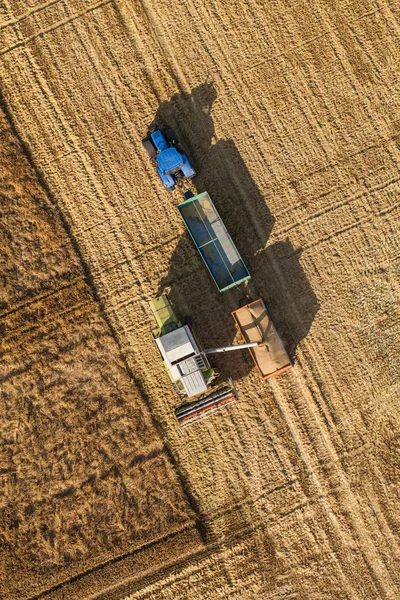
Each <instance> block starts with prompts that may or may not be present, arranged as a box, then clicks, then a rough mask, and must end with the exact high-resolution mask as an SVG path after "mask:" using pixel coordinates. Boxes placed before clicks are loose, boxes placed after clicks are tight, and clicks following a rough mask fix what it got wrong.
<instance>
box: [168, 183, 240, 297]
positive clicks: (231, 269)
mask: <svg viewBox="0 0 400 600" xmlns="http://www.w3.org/2000/svg"><path fill="white" fill-rule="evenodd" d="M185 197H186V198H187V199H186V200H185V201H184V202H181V204H178V206H177V209H178V210H179V213H180V215H181V217H182V219H183V222H184V223H185V225H186V227H187V229H188V231H189V233H190V236H191V238H192V240H193V242H194V243H195V245H196V248H197V249H198V251H199V252H200V254H201V257H202V259H203V261H204V263H205V265H206V267H207V269H208V270H209V272H210V275H211V277H212V278H213V280H214V283H215V285H216V286H217V288H218V289H219V291H220V292H225V291H226V290H229V289H230V288H232V287H235V286H237V285H239V284H240V283H243V282H244V281H247V280H248V279H250V273H249V271H248V270H247V267H246V265H245V264H244V262H243V259H242V257H241V256H240V254H239V252H238V250H237V248H236V246H235V244H234V243H233V241H232V238H231V236H230V235H229V233H228V231H227V229H226V227H225V225H224V223H223V222H222V219H221V217H220V216H219V214H218V212H217V209H216V208H215V206H214V203H213V201H212V200H211V198H210V196H209V195H208V193H207V192H202V193H201V194H198V195H197V196H193V195H192V193H191V192H190V191H189V192H187V193H186V194H185Z"/></svg>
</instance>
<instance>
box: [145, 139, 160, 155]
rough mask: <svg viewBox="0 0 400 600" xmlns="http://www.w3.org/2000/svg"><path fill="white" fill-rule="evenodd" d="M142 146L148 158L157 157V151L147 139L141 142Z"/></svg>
mask: <svg viewBox="0 0 400 600" xmlns="http://www.w3.org/2000/svg"><path fill="white" fill-rule="evenodd" d="M142 145H143V148H144V149H145V150H146V152H147V154H148V155H149V156H150V158H155V157H156V156H157V150H156V148H155V146H154V144H153V142H152V141H151V140H150V139H149V138H144V140H142Z"/></svg>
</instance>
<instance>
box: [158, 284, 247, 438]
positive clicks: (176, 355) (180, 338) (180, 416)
mask: <svg viewBox="0 0 400 600" xmlns="http://www.w3.org/2000/svg"><path fill="white" fill-rule="evenodd" d="M149 305H150V309H151V311H152V313H153V316H154V320H155V322H156V325H157V327H156V328H155V329H153V330H152V336H153V339H154V341H155V343H156V345H157V347H158V349H159V351H160V354H161V356H162V359H163V361H164V364H165V367H166V369H167V371H168V374H169V376H170V379H171V381H172V384H173V386H174V389H175V391H176V392H177V393H178V394H179V395H180V396H182V397H187V398H188V399H189V398H195V400H194V401H192V402H188V403H187V404H184V405H183V406H180V407H179V408H177V409H176V411H175V415H176V418H177V420H178V424H179V428H180V431H182V428H183V427H185V426H186V425H190V424H192V423H194V422H196V421H198V420H199V419H202V418H204V417H207V416H209V415H211V414H213V413H214V412H216V411H217V410H220V409H221V408H223V407H224V406H226V405H227V404H230V403H231V402H234V401H235V400H236V399H237V397H238V396H237V392H236V389H235V387H234V385H233V381H232V380H231V379H230V380H229V384H230V385H225V386H224V387H222V388H220V389H217V390H213V391H211V390H210V384H211V383H212V382H213V381H214V380H215V379H216V378H217V377H218V376H219V374H218V373H217V371H216V370H215V369H213V368H212V367H211V366H210V363H209V362H208V359H207V356H206V355H207V353H208V354H211V353H213V352H225V351H228V350H233V349H237V348H238V349H241V348H243V345H240V346H238V347H235V346H230V347H227V348H212V349H210V350H204V351H201V350H200V348H199V347H198V345H197V342H196V340H195V338H194V336H193V334H192V332H191V330H190V328H189V326H188V325H183V324H182V323H181V322H180V321H179V320H178V319H177V317H176V316H175V314H174V311H173V310H172V306H171V304H170V302H169V300H168V297H167V296H165V295H164V296H160V297H159V298H156V299H155V300H151V301H150V302H149ZM253 345H254V343H253ZM247 346H248V345H245V347H247ZM207 392H208V393H207ZM206 393H207V395H204V394H206Z"/></svg>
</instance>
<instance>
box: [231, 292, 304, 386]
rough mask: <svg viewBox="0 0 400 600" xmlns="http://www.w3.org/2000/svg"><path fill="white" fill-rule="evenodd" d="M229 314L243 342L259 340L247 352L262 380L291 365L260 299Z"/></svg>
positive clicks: (277, 373) (283, 370) (281, 371)
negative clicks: (257, 343)
mask: <svg viewBox="0 0 400 600" xmlns="http://www.w3.org/2000/svg"><path fill="white" fill-rule="evenodd" d="M232 316H233V318H234V319H235V322H236V325H237V326H238V328H239V330H240V332H241V334H242V336H243V338H244V340H245V341H246V342H259V345H258V346H254V347H250V348H249V352H250V354H251V357H252V359H253V361H254V363H255V365H256V367H257V369H258V371H259V373H260V375H261V378H262V379H269V378H271V377H274V376H275V375H279V374H280V373H284V372H285V371H287V370H288V369H290V368H291V367H292V366H293V362H292V360H291V358H290V357H289V355H288V353H287V352H286V349H285V346H284V345H283V342H282V340H281V338H280V337H279V334H278V332H277V330H276V329H275V326H274V324H273V322H272V320H271V317H270V315H269V313H268V310H267V307H266V306H265V304H264V301H263V300H262V298H259V299H258V300H255V301H254V302H249V303H248V304H246V305H244V306H242V307H241V308H238V309H237V310H234V311H233V312H232Z"/></svg>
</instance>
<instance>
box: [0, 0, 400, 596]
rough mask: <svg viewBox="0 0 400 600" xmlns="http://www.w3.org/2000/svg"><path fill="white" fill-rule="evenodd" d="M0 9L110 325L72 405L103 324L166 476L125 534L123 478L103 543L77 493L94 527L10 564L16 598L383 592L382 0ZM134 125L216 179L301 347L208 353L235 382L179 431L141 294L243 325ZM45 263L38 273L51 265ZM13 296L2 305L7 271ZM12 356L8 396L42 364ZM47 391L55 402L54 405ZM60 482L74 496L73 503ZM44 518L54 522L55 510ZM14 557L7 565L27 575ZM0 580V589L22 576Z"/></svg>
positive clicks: (395, 475) (60, 204)
mask: <svg viewBox="0 0 400 600" xmlns="http://www.w3.org/2000/svg"><path fill="white" fill-rule="evenodd" d="M0 6H1V9H0V10H1V19H2V23H1V26H0V32H1V37H0V55H1V59H0V87H1V92H2V97H3V104H4V108H5V111H6V113H7V118H8V120H9V121H10V123H12V126H13V128H15V132H16V134H17V135H18V137H19V138H20V140H21V143H22V144H23V147H24V148H25V150H26V152H27V153H28V154H29V156H30V160H31V161H32V164H33V165H34V166H35V168H36V169H37V173H38V174H39V177H40V179H41V181H42V182H43V185H45V186H46V189H47V190H48V194H49V195H50V196H51V198H52V201H53V202H54V203H55V206H56V207H57V211H59V213H60V215H61V217H62V222H63V224H64V225H63V227H64V230H65V234H64V235H65V236H67V237H69V239H70V240H71V242H70V243H71V244H72V243H73V245H74V248H75V254H74V256H75V259H74V260H75V263H74V265H75V266H74V269H75V271H76V273H78V270H79V269H84V272H85V273H86V274H87V275H86V278H85V282H83V281H82V280H80V281H81V283H80V285H81V286H83V287H85V290H86V291H85V293H86V294H89V296H90V302H92V303H94V304H95V305H96V307H97V308H96V310H98V311H100V313H99V314H101V315H102V316H101V318H102V319H103V321H102V323H103V325H102V327H104V328H105V330H104V336H106V337H107V336H109V337H107V340H108V341H107V342H103V341H101V342H99V343H98V345H97V346H96V347H95V350H94V354H95V356H94V355H93V354H91V350H90V347H91V346H90V344H89V350H85V352H88V354H87V356H86V361H87V365H91V367H92V369H93V377H94V379H93V381H92V383H91V382H90V378H88V380H87V383H85V384H84V383H83V382H82V384H79V385H82V388H81V390H82V391H81V394H82V404H85V410H89V408H87V407H86V403H87V404H88V406H89V405H90V404H91V401H90V399H89V397H90V396H91V394H95V393H96V392H95V391H94V390H95V389H96V385H97V382H96V377H95V372H96V371H97V369H96V367H95V365H96V360H98V356H99V355H101V352H102V350H104V357H106V356H108V355H109V352H110V350H109V349H108V346H107V344H110V345H112V346H113V348H114V350H113V351H114V352H115V353H116V358H115V360H116V361H120V363H118V364H120V369H121V372H122V371H123V372H124V373H125V375H124V377H126V378H127V379H126V385H127V390H128V389H129V392H128V391H127V392H126V393H128V394H132V395H133V396H134V398H135V400H134V405H135V407H136V408H135V410H138V411H139V412H140V414H142V412H141V411H143V414H144V415H146V417H143V419H145V421H144V423H145V424H146V426H145V427H141V430H140V432H139V431H136V430H135V431H132V435H130V436H129V442H131V444H132V445H131V447H129V443H128V439H124V443H123V446H122V448H123V452H128V451H129V452H133V453H135V452H141V453H142V454H143V455H144V454H145V452H144V451H142V450H141V447H142V444H150V446H151V447H152V448H153V447H154V448H157V449H158V450H157V452H160V454H159V456H160V458H159V459H158V460H157V468H160V469H161V471H160V475H159V476H158V475H156V474H154V472H153V470H152V468H153V467H152V466H149V469H150V471H149V472H144V471H141V475H140V478H139V479H137V477H136V475H132V477H131V482H132V485H133V486H136V487H135V490H136V493H137V494H139V495H141V494H142V493H143V494H145V495H146V492H145V490H146V489H147V487H146V486H150V488H152V487H153V486H154V485H156V483H160V484H161V487H160V492H161V491H164V489H165V491H166V494H165V496H164V498H165V499H164V500H162V501H161V506H158V509H160V510H164V513H163V516H160V517H154V515H153V513H151V512H148V513H146V519H147V518H148V519H149V520H148V524H149V528H148V529H147V530H146V531H145V530H143V531H142V530H141V532H140V533H139V532H138V531H137V524H136V525H135V519H138V518H139V517H138V515H137V514H136V515H133V516H130V513H129V511H128V508H127V505H126V498H123V497H121V496H120V495H118V494H116V496H115V497H113V498H112V499H111V500H110V502H112V503H114V502H115V506H116V507H117V509H118V510H121V511H122V512H123V513H124V515H125V518H127V519H128V521H129V523H130V526H129V527H128V528H127V529H126V530H125V531H124V534H121V535H120V536H117V539H115V540H112V539H110V542H109V547H108V548H107V547H104V548H98V544H99V539H101V535H100V533H99V523H98V522H97V521H96V517H95V515H96V514H98V521H99V522H101V521H102V519H103V516H102V514H103V513H102V511H101V510H100V509H99V508H94V511H93V513H92V514H93V522H88V529H87V533H86V535H87V539H88V540H89V541H90V543H89V542H88V545H87V548H83V547H82V548H83V549H81V550H80V554H79V556H78V555H77V556H75V555H73V556H72V558H71V563H70V564H69V565H67V564H66V563H65V558H63V557H60V560H59V561H58V562H59V564H58V566H57V567H56V568H55V569H54V570H53V571H52V573H51V574H49V575H48V576H47V575H46V577H44V576H43V579H42V581H40V582H38V581H31V579H32V578H31V579H30V576H29V573H28V572H26V575H25V580H24V585H25V588H24V589H26V590H28V591H27V592H24V593H26V595H25V596H24V597H26V598H33V597H35V594H36V597H38V594H40V598H48V599H50V598H51V599H56V598H57V599H58V598H60V599H61V598H89V597H90V598H97V599H100V598H102V599H103V598H104V599H106V598H107V599H108V598H118V599H119V598H126V599H128V598H129V599H132V600H133V599H135V600H136V599H145V598H146V599H150V598H162V599H166V600H167V599H168V600H172V599H186V598H187V599H189V598H190V599H194V598H199V599H200V598H201V599H203V598H205V599H213V600H214V599H221V600H222V599H225V598H238V599H239V598H249V599H257V600H258V599H261V598H262V599H267V600H273V599H277V598H279V599H281V598H282V599H285V600H289V599H290V600H293V599H298V600H303V599H304V600H321V599H322V598H332V599H336V598H340V599H349V600H358V599H393V600H395V599H396V598H398V597H399V595H400V590H399V585H400V581H399V571H400V569H399V562H400V561H399V557H400V554H399V532H400V517H399V514H400V513H399V506H400V498H399V491H398V485H399V481H400V471H399V467H398V465H399V449H400V432H399V423H398V414H399V406H400V385H399V366H400V364H399V363H400V361H399V352H398V349H399V329H400V327H399V324H400V306H399V287H400V285H399V283H400V265H399V256H400V252H399V248H400V236H399V200H398V198H399V191H400V185H399V181H400V179H399V164H400V146H399V140H400V117H399V108H400V92H399V79H400V64H399V54H400V5H399V3H398V2H395V1H391V0H358V1H356V2H351V1H344V0H343V1H339V2H331V1H329V0H313V1H312V2H311V3H305V2H301V1H300V0H296V1H292V2H290V1H287V2H284V1H283V0H277V1H276V2H270V3H268V2H264V1H262V0H251V1H250V2H246V3H238V2H236V1H234V0H210V1H208V2H205V1H204V0H188V1H187V2H185V3H183V2H179V3H171V2H167V1H166V0H160V1H159V2H151V1H150V0H142V1H139V0H103V1H100V2H99V1H97V2H96V1H93V0H70V1H69V2H66V1H65V0H48V1H47V2H43V1H36V0H29V1H24V2H22V0H5V1H4V2H3V3H2V4H1V5H0ZM151 123H156V124H160V125H161V124H169V125H171V126H172V127H173V128H174V129H175V131H176V133H177V134H178V137H179V139H180V140H181V143H182V146H183V147H184V149H185V150H186V152H187V154H188V156H189V157H190V159H191V160H192V162H193V164H194V166H195V168H196V171H197V172H198V177H197V178H196V180H195V182H194V183H195V191H198V192H201V191H204V190H207V191H208V192H209V194H210V195H211V197H212V198H213V200H214V203H215V205H216V207H217V209H218V212H219V213H220V215H221V216H222V218H223V220H224V222H225V224H226V226H227V229H228V231H229V232H230V234H231V236H232V238H233V240H234V242H235V244H236V246H237V247H238V249H239V251H240V253H241V255H242V257H243V259H244V261H245V263H246V265H247V267H248V268H249V271H250V273H251V275H252V279H251V282H250V288H249V289H250V291H251V293H252V295H253V296H254V297H257V296H258V295H262V296H263V298H264V299H265V301H266V304H267V306H268V307H269V310H270V312H271V314H272V317H273V319H274V323H275V325H276V327H277V329H278V331H279V332H280V334H281V336H282V338H283V340H284V342H285V344H286V346H287V348H288V350H289V353H290V354H291V356H292V358H293V359H294V362H295V366H294V368H293V369H292V370H291V371H290V372H288V373H286V374H284V375H282V376H280V377H279V378H276V379H273V380H271V381H267V382H262V381H261V380H260V379H259V378H258V375H257V373H256V371H255V369H254V368H253V364H252V362H251V359H250V356H249V355H247V354H245V353H230V354H229V355H228V356H225V355H223V356H222V357H218V358H215V359H213V363H214V364H215V366H217V367H218V369H219V370H220V372H221V374H222V376H223V377H227V376H229V375H231V376H233V378H234V380H235V385H236V386H237V389H238V391H239V395H240V401H239V402H238V403H236V404H235V405H232V406H230V407H229V408H227V409H226V410H224V411H221V412H220V413H219V414H217V415H215V416H213V417H212V418H210V419H206V420H204V421H202V422H200V423H198V424H196V425H195V426H193V427H190V428H187V433H186V435H185V436H184V437H182V436H181V435H180V434H179V432H178V430H177V426H176V422H175V419H174V412H173V411H174V408H175V407H176V406H177V405H178V404H179V399H178V398H177V397H176V396H175V395H174V392H173V390H172V387H171V386H170V383H169V380H168V376H167V374H166V372H165V370H164V367H163V364H162V361H161V360H160V358H159V355H158V352H157V349H156V348H155V347H154V346H153V342H152V339H151V335H150V330H151V327H152V319H151V315H150V313H149V310H148V305H147V303H148V301H149V300H150V299H152V298H153V297H154V296H155V295H157V294H160V293H162V292H164V291H167V292H168V293H169V294H170V297H171V299H172V301H173V304H174V306H175V307H176V309H177V311H178V312H179V314H180V315H182V316H184V315H190V316H191V317H192V323H193V330H194V331H195V333H196V336H197V338H198V340H199V342H200V344H201V345H203V346H206V347H214V346H218V345H225V344H229V343H232V342H237V341H239V340H240V336H239V335H238V333H237V331H236V329H235V326H234V322H233V319H232V317H231V315H230V312H231V311H232V310H234V309H235V308H237V306H238V302H239V299H240V293H239V291H237V290H236V291H229V292H226V293H224V294H220V293H219V292H218V291H217V290H216V288H215V286H214V284H213V282H212V280H211V278H210V276H209V274H208V272H207V270H206V269H205V267H204V265H203V264H202V262H201V258H200V257H199V256H198V254H197V253H196V249H195V248H194V246H193V244H192V242H191V240H190V238H189V236H188V234H187V233H186V232H185V229H184V226H183V223H182V222H181V220H180V217H179V214H178V211H177V210H176V208H175V206H176V204H177V203H178V202H179V201H180V200H181V195H180V192H179V191H174V192H172V193H171V194H168V193H167V192H166V191H165V189H164V188H163V186H162V184H161V182H160V180H159V179H158V177H157V175H156V173H155V170H154V167H153V165H152V164H151V163H150V161H149V160H148V157H147V155H146V154H145V152H144V151H143V148H142V146H141V139H142V138H143V137H144V135H145V134H146V131H147V128H148V126H149V125H150V124H151ZM33 200H34V203H35V199H33ZM15 218H16V219H17V218H20V217H18V216H17V215H16V216H15ZM62 246H63V248H64V244H63V245H62ZM60 252H61V250H60ZM16 254H17V255H18V252H17V253H16ZM49 254H51V252H50V251H49ZM27 255H29V251H27ZM27 260H28V259H27ZM51 261H52V259H51V257H50V256H49V257H48V259H47V260H46V264H47V262H49V263H50V264H49V267H48V271H46V273H48V275H47V276H49V277H50V274H52V273H53V276H59V275H57V272H58V271H57V269H58V266H57V265H58V260H57V261H55V262H56V266H57V268H56V266H54V264H53V263H52V262H51ZM52 265H53V266H52ZM82 265H83V266H82ZM70 268H71V269H72V267H70ZM75 271H74V273H75ZM79 272H81V271H79ZM72 276H75V277H79V276H78V275H77V274H75V275H70V277H72ZM80 277H83V276H82V275H80ZM42 278H44V275H38V279H39V281H38V285H39V284H40V285H41V283H40V282H41V281H42ZM26 285H30V283H29V282H28V283H27V284H26ZM10 293H11V294H13V296H12V302H20V298H21V294H22V293H23V292H22V291H21V290H19V289H17V290H13V291H12V292H10ZM10 301H11V300H10ZM49 310H51V311H52V310H54V309H53V308H52V307H51V306H49ZM94 312H95V309H94V308H93V309H92V308H90V310H89V313H90V314H91V315H93V314H94ZM96 314H97V313H96ZM13 318H14V317H13ZM32 318H37V317H32ZM53 318H54V317H53ZM99 318H100V317H99ZM91 319H92V320H91V321H90V323H89V322H87V324H86V325H84V324H83V322H82V325H81V324H80V323H79V321H78V320H77V319H74V321H73V327H74V328H75V329H76V332H77V335H79V331H81V327H82V336H83V337H84V336H85V333H84V328H85V326H89V325H90V328H91V329H90V331H91V332H92V333H91V335H93V331H94V330H95V329H96V326H95V325H94V323H93V319H94V317H93V316H92V317H91ZM4 322H5V325H4V326H5V327H9V328H10V329H13V328H17V327H18V326H19V325H18V324H17V323H16V322H15V323H14V322H13V321H12V320H11V321H10V319H9V317H7V318H6V319H5V321H4ZM71 326H72V325H71ZM87 335H89V332H88V333H87ZM14 337H15V336H14ZM17 347H18V350H15V352H18V351H20V348H21V347H22V346H21V345H20V344H16V345H15V348H17ZM105 347H106V349H105ZM7 348H8V347H7ZM93 348H94V347H93ZM71 352H72V350H71ZM117 354H118V357H119V358H117ZM72 359H73V360H79V358H78V354H77V353H74V352H72V353H71V360H72ZM18 360H20V359H18V358H15V357H14V358H12V361H15V363H17V362H18ZM106 364H108V361H107V360H106V358H104V365H106ZM75 368H76V367H71V369H75ZM74 373H75V370H74ZM24 377H25V378H26V379H25V380H24V381H23V382H22V383H14V384H13V387H12V390H13V391H14V392H15V390H18V389H21V392H17V396H18V398H19V397H22V396H23V395H24V394H26V393H27V392H26V389H28V388H29V386H30V385H36V386H37V385H38V383H37V374H36V373H35V372H33V371H28V370H27V371H26V375H24ZM35 378H36V379H35ZM111 380H112V376H111V373H110V380H109V381H107V385H106V388H107V390H110V389H111V388H110V387H107V386H110V381H111ZM66 385H72V383H71V382H69V383H68V382H67V384H66ZM18 386H20V388H18ZM10 393H12V392H10ZM107 393H110V391H108V392H107ZM20 394H22V396H20ZM84 398H88V399H87V400H86V401H84V400H83V399H84ZM15 402H17V400H15V401H14V403H15ZM49 402H52V403H54V405H55V408H56V410H57V413H56V415H55V418H56V420H57V419H60V418H61V412H60V411H62V408H61V407H62V403H59V402H58V401H57V396H56V395H51V394H50V395H49ZM132 402H133V400H132ZM15 406H16V405H15V404H14V405H13V408H9V409H8V411H9V413H7V416H6V420H5V422H7V419H9V418H10V419H12V418H13V414H14V413H13V411H14V410H17V409H16V408H15ZM77 408H78V412H77V417H76V418H78V413H79V405H78V407H77ZM126 410H127V408H126V407H125V408H124V407H123V406H122V408H120V412H119V415H120V417H119V418H121V419H122V420H124V419H125V418H127V416H126ZM81 417H82V416H81V415H80V417H79V418H81ZM26 426H27V427H30V426H31V424H30V422H29V419H28V421H27V424H26ZM54 426H56V421H55V425H54ZM104 426H105V429H104V435H111V436H112V435H113V433H112V431H113V430H112V428H111V427H110V422H108V424H107V420H106V419H105V423H104ZM147 431H149V432H150V433H149V434H148V437H147V433H146V432H147ZM80 435H81V436H83V437H82V438H81V439H83V440H84V439H85V434H84V432H83V430H82V431H81V433H80ZM117 446H118V447H119V443H117ZM94 450H95V449H94V448H93V451H94ZM24 451H25V450H24ZM119 451H121V452H122V450H121V448H120V449H119ZM150 455H151V456H153V454H152V453H150ZM146 456H148V454H146ZM54 459H55V455H54V456H53V460H54ZM70 460H71V461H74V460H75V459H74V458H73V457H71V458H70ZM49 464H50V463H49ZM145 464H147V463H145ZM157 472H158V471H157ZM49 473H50V471H48V475H49ZM164 481H168V482H169V484H168V485H166V488H164V484H163V482H164ZM69 485H74V486H75V485H76V484H69ZM10 489H11V492H12V493H15V488H10ZM74 489H75V488H74ZM18 493H21V494H22V495H23V493H24V492H23V491H21V492H19V491H18ZM27 493H28V492H27ZM29 493H31V492H29ZM34 493H39V492H34ZM74 502H76V504H74ZM164 503H165V504H166V505H167V506H164ZM78 505H79V499H78V497H77V496H74V495H71V496H70V510H71V511H72V512H74V511H75V512H76V511H78ZM111 506H114V504H110V507H111ZM150 506H151V503H150ZM103 509H104V507H102V510H103ZM97 510H98V511H99V512H98V513H96V511H97ZM126 511H128V512H126ZM110 512H111V513H112V512H113V509H111V510H110ZM65 514H66V516H65V519H66V521H65V523H69V522H71V520H73V517H72V516H68V513H67V512H66V513H65ZM71 514H72V513H71ZM46 518H49V517H46ZM132 519H133V520H132ZM152 519H154V520H153V521H152ZM159 519H160V520H159ZM146 522H147V521H146ZM124 523H125V521H124ZM124 527H127V525H126V523H125V524H124ZM139 529H140V527H139ZM56 531H57V533H56V538H55V539H56V540H57V536H60V540H62V539H63V536H64V535H65V528H64V527H63V526H62V521H61V525H59V526H58V529H57V530H56ZM141 534H143V535H142V537H141ZM13 535H14V534H13ZM21 540H22V538H21ZM60 544H62V541H60ZM91 544H93V546H94V548H96V549H97V550H98V553H97V554H96V553H94V554H93V553H91V550H90V547H91ZM158 547H159V548H161V550H158V549H157V548H158ZM43 552H44V550H43ZM95 554H96V555H95ZM8 556H10V557H12V556H13V553H12V550H11V549H10V550H9V551H8ZM10 560H11V558H10ZM24 560H25V566H26V568H27V569H28V571H29V560H32V559H30V558H29V557H25V559H24ZM42 562H43V560H39V561H38V563H40V564H42ZM12 570H13V575H12V576H8V578H7V576H6V577H5V580H6V581H7V580H8V581H11V582H15V581H16V580H18V581H21V580H22V576H21V575H19V573H16V572H15V566H14V567H13V568H12ZM13 585H15V583H12V584H9V589H8V590H7V595H6V598H14V597H18V596H15V594H16V592H15V587H13Z"/></svg>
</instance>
